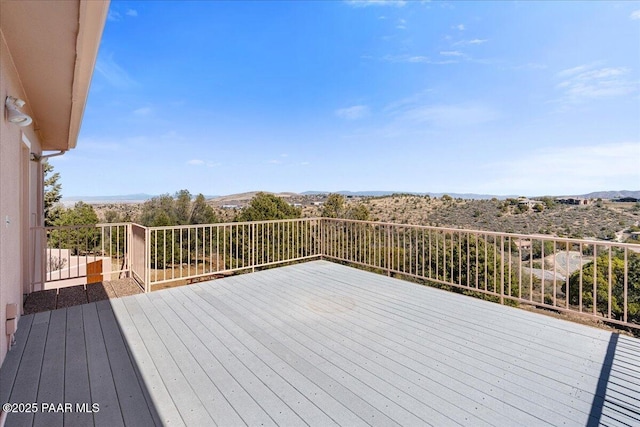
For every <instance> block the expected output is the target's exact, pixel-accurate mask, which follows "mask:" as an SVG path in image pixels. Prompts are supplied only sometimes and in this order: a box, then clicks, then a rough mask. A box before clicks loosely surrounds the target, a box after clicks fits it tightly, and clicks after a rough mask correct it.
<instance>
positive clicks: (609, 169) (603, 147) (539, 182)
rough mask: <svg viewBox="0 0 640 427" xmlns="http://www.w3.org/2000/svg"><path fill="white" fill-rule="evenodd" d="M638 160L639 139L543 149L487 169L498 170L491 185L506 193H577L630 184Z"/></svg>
mask: <svg viewBox="0 0 640 427" xmlns="http://www.w3.org/2000/svg"><path fill="white" fill-rule="evenodd" d="M638 163H640V141H636V142H620V143H609V144H598V145H583V146H573V147H548V148H542V149H537V150H533V151H531V152H529V153H527V154H525V155H521V156H520V157H518V158H516V159H509V160H506V161H504V162H500V163H494V164H489V165H486V169H487V170H490V171H495V172H497V174H496V176H495V180H494V182H492V183H491V186H492V187H493V188H501V189H503V190H502V191H503V192H505V193H514V194H515V193H517V194H529V195H542V194H543V193H544V194H579V193H586V192H590V191H594V190H597V189H602V190H611V189H617V188H620V187H624V186H625V185H628V184H630V183H631V185H632V186H633V183H637V182H640V169H638V166H637V165H638ZM540 171H544V173H540ZM490 173H493V172H490Z"/></svg>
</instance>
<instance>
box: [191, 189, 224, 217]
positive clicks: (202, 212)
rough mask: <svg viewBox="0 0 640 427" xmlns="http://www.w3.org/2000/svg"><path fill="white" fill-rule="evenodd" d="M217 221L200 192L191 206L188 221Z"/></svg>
mask: <svg viewBox="0 0 640 427" xmlns="http://www.w3.org/2000/svg"><path fill="white" fill-rule="evenodd" d="M215 222H218V218H217V217H216V214H215V212H214V211H213V208H212V207H211V206H209V205H207V202H206V201H205V198H204V196H203V195H202V194H198V195H197V196H196V198H195V200H194V201H193V203H192V206H191V215H190V218H189V223H191V224H213V223H215Z"/></svg>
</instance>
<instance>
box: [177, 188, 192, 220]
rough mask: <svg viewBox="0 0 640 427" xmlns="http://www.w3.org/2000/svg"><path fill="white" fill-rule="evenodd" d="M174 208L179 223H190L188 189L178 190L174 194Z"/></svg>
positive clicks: (189, 196)
mask: <svg viewBox="0 0 640 427" xmlns="http://www.w3.org/2000/svg"><path fill="white" fill-rule="evenodd" d="M174 199H175V203H174V210H175V216H176V219H177V221H178V224H179V225H187V224H190V223H191V222H190V219H191V193H189V190H180V191H178V192H177V193H176V194H175V197H174Z"/></svg>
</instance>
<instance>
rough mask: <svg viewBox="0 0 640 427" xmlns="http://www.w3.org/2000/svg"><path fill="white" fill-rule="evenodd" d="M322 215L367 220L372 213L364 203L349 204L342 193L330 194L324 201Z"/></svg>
mask: <svg viewBox="0 0 640 427" xmlns="http://www.w3.org/2000/svg"><path fill="white" fill-rule="evenodd" d="M321 215H322V216H323V217H325V218H344V219H356V220H360V221H367V220H368V219H369V216H370V213H369V208H367V207H366V206H365V204H364V203H357V204H355V205H351V206H347V203H346V201H345V199H344V196H343V195H341V194H336V193H332V194H329V197H328V198H327V201H326V202H325V203H324V207H323V208H322V213H321Z"/></svg>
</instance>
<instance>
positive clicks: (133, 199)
mask: <svg viewBox="0 0 640 427" xmlns="http://www.w3.org/2000/svg"><path fill="white" fill-rule="evenodd" d="M154 197H157V195H154V194H146V193H138V194H123V195H118V196H70V197H63V198H62V203H64V204H70V203H75V202H85V203H89V204H99V203H143V202H146V201H147V200H149V199H152V198H154ZM214 197H218V196H206V195H205V196H204V198H205V199H212V198H214Z"/></svg>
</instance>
